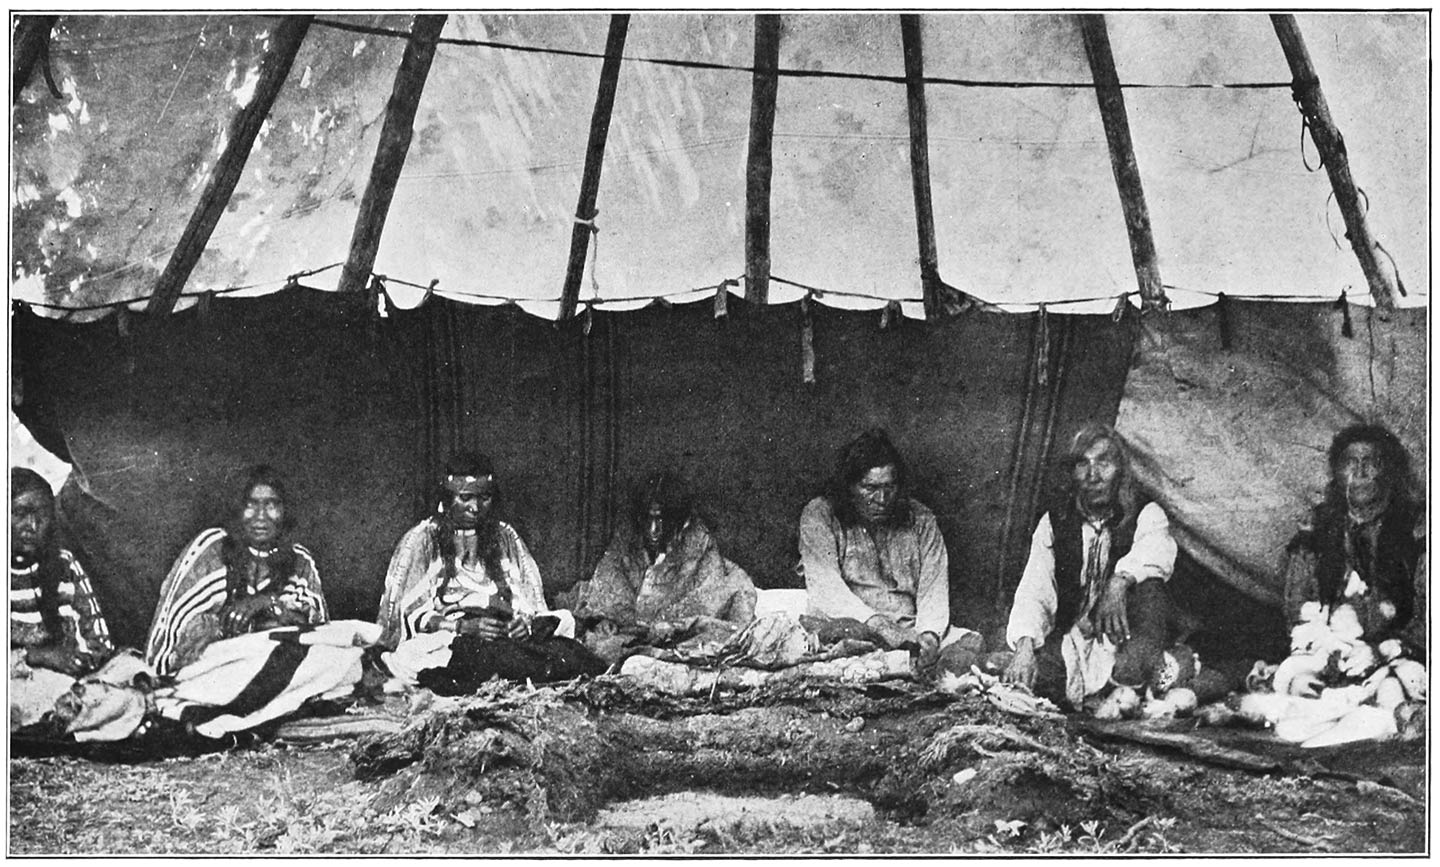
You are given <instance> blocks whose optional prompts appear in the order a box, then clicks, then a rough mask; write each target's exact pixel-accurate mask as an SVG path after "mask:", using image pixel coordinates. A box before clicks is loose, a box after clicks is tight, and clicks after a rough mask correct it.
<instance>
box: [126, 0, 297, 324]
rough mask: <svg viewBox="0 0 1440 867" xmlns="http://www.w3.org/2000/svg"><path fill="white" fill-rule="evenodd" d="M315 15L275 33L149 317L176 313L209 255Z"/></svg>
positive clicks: (292, 20) (283, 24) (287, 20)
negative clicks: (187, 285) (183, 293)
mask: <svg viewBox="0 0 1440 867" xmlns="http://www.w3.org/2000/svg"><path fill="white" fill-rule="evenodd" d="M313 17H314V16H312V15H287V16H285V17H284V18H283V19H281V21H280V23H279V25H278V26H276V28H275V32H274V33H272V34H270V48H269V50H267V51H266V52H265V58H264V59H263V60H261V61H260V77H259V80H258V81H257V82H256V84H255V93H254V95H253V96H252V97H251V98H250V102H249V104H247V105H246V106H245V107H244V108H241V109H240V110H239V111H238V112H236V113H235V116H234V117H233V118H231V119H230V132H229V135H228V136H227V137H226V142H225V152H224V153H222V154H221V155H220V159H219V160H217V161H216V162H215V167H214V168H213V169H212V170H211V171H210V180H209V182H207V183H206V184H205V191H204V192H203V193H201V195H200V201H199V202H198V203H197V204H196V206H195V211H194V213H192V214H191V215H190V222H189V223H187V224H186V225H185V231H183V232H182V233H181V234H180V240H179V242H178V243H176V245H175V250H174V252H172V253H171V254H170V261H169V262H167V263H166V265H165V270H164V271H162V272H161V273H160V278H159V279H158V280H157V281H156V282H155V291H154V294H152V295H151V296H150V303H149V304H147V305H146V306H145V312H146V313H149V314H152V315H155V314H158V315H161V316H163V315H165V314H167V313H169V312H170V311H171V310H173V309H175V302H176V301H178V300H179V299H180V293H181V291H182V290H184V288H185V283H186V281H188V280H189V279H190V272H191V271H193V270H194V269H195V264H196V263H197V262H199V261H200V254H201V253H203V252H204V251H205V245H206V244H207V243H209V242H210V235H211V234H212V233H213V232H214V231H215V226H216V225H217V224H219V222H220V217H221V216H223V215H224V213H225V206H226V205H228V204H229V202H230V194H231V193H233V192H235V185H236V184H238V183H239V182H240V175H241V173H242V172H244V170H245V162H246V160H248V159H249V158H250V148H251V147H253V146H254V144H255V137H256V136H258V135H259V134H260V127H261V125H262V124H264V123H265V118H266V117H268V116H269V114H270V108H271V106H273V105H274V104H275V97H276V96H278V95H279V93H280V88H281V86H282V85H284V84H285V77H286V76H287V75H289V74H290V66H291V64H293V63H294V62H295V55H296V54H298V53H299V52H300V43H301V42H303V41H304V40H305V34H306V32H307V31H309V29H310V21H311V19H312V18H313Z"/></svg>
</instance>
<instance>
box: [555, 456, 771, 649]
mask: <svg viewBox="0 0 1440 867" xmlns="http://www.w3.org/2000/svg"><path fill="white" fill-rule="evenodd" d="M629 506H630V508H629V511H628V514H626V515H624V516H623V517H622V518H621V520H620V521H619V522H618V525H617V526H616V528H615V532H614V534H613V535H612V536H611V538H610V544H609V546H608V547H607V548H606V549H605V554H604V555H603V556H602V557H601V558H600V563H599V564H598V565H597V566H596V567H595V574H594V576H593V577H592V578H591V579H590V580H589V581H581V582H579V583H578V584H576V585H575V586H574V587H572V588H571V589H570V591H569V597H568V598H570V599H573V600H574V602H573V605H572V608H573V610H574V612H575V617H576V619H577V620H578V621H580V622H581V623H583V624H585V625H586V627H587V629H586V631H585V635H584V638H585V644H586V646H587V647H589V648H590V649H591V650H594V651H595V652H597V653H598V654H600V655H601V656H602V657H605V658H606V659H610V660H612V661H614V660H615V659H617V658H618V657H619V656H620V655H621V654H622V652H623V651H622V648H623V646H624V645H625V644H627V643H631V642H645V641H653V640H663V639H664V638H665V637H668V636H669V635H673V634H675V633H676V632H677V631H680V630H683V629H685V628H687V627H689V626H691V625H693V624H694V622H695V620H696V618H704V619H711V618H713V619H716V620H721V621H725V622H728V623H730V624H735V625H744V624H746V623H749V622H750V621H751V620H752V619H753V618H754V616H755V597H756V591H755V585H754V584H753V583H752V582H751V580H750V576H749V575H747V574H746V572H745V570H744V569H742V568H740V567H739V566H737V565H735V564H734V563H732V562H730V561H729V560H727V559H725V557H724V556H723V555H722V554H721V553H720V550H719V548H717V547H716V545H715V539H714V537H712V536H711V535H710V529H709V528H708V527H707V526H706V524H705V521H704V520H703V519H702V518H701V517H700V516H699V515H698V514H697V513H696V512H695V510H694V508H693V507H692V505H691V503H690V501H689V499H688V497H686V495H685V493H684V492H683V490H682V489H681V486H680V485H679V483H678V482H677V480H676V479H675V478H674V477H672V476H671V475H669V474H668V473H657V474H655V475H653V476H652V477H651V478H650V479H649V480H648V481H647V482H646V484H645V485H643V486H641V487H640V488H639V489H637V490H636V491H635V492H634V494H633V496H632V498H631V501H630V504H629Z"/></svg>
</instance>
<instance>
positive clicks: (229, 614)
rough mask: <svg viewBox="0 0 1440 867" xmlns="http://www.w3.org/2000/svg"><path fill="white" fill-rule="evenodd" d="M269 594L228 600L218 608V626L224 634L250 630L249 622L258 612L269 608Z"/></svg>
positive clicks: (243, 632)
mask: <svg viewBox="0 0 1440 867" xmlns="http://www.w3.org/2000/svg"><path fill="white" fill-rule="evenodd" d="M270 602H271V599H270V597H269V596H267V595H265V594H263V593H259V594H256V595H254V596H246V597H244V598H243V599H236V600H235V601H234V602H228V603H226V604H225V606H224V607H223V608H221V609H220V628H221V629H222V630H223V631H224V633H225V634H226V635H230V636H234V635H244V634H245V633H247V632H249V631H250V623H251V621H253V620H254V619H255V617H256V616H257V615H259V614H262V613H264V612H265V611H267V610H269V608H270Z"/></svg>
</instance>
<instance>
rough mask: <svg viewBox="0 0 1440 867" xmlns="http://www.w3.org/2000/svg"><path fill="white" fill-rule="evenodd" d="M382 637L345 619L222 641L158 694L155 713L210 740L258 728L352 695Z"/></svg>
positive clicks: (372, 626) (361, 623) (373, 629)
mask: <svg viewBox="0 0 1440 867" xmlns="http://www.w3.org/2000/svg"><path fill="white" fill-rule="evenodd" d="M379 637H380V636H379V627H377V626H376V625H375V624H373V623H366V622H364V621H360V620H337V621H332V622H330V623H326V624H323V625H320V626H313V627H284V628H279V629H272V630H269V631H266V632H252V633H250V634H248V635H240V636H236V637H235V638H226V639H222V640H220V641H216V642H214V643H213V644H210V645H209V646H207V647H206V648H205V650H204V652H203V653H201V655H200V658H199V659H197V660H196V661H194V662H192V663H191V664H189V665H187V666H185V667H184V668H182V669H180V670H179V671H178V672H176V673H175V676H174V683H173V684H172V685H169V686H165V687H162V688H160V689H157V690H156V691H155V708H156V710H158V711H159V713H160V715H161V716H163V717H165V718H167V719H171V720H175V721H177V722H180V723H183V724H186V725H187V726H193V727H194V730H195V731H196V732H197V733H199V734H201V735H203V736H205V737H209V738H218V737H221V736H223V735H226V734H230V733H232V732H239V731H244V730H246V729H251V728H255V727H256V726H259V725H262V724H264V723H267V722H270V721H272V720H276V719H279V718H280V717H283V716H285V715H286V714H289V713H291V712H293V711H295V710H297V709H298V708H299V707H300V706H301V705H302V704H304V703H305V702H306V701H309V700H310V699H314V698H339V697H343V696H346V695H349V694H350V693H351V691H352V690H353V689H354V687H355V685H356V684H358V683H359V682H360V675H361V663H360V658H361V654H362V653H363V652H364V649H365V647H367V646H369V645H371V644H373V643H374V642H375V641H377V640H378V639H379Z"/></svg>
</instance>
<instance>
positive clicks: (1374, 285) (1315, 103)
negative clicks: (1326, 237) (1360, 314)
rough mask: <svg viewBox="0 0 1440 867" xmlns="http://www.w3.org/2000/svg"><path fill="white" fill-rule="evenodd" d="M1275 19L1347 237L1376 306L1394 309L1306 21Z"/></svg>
mask: <svg viewBox="0 0 1440 867" xmlns="http://www.w3.org/2000/svg"><path fill="white" fill-rule="evenodd" d="M1270 21H1271V23H1272V24H1274V26H1275V35H1276V36H1278V37H1279V38H1280V47H1281V48H1282V49H1284V51H1285V60H1286V62H1288V63H1289V64H1290V75H1291V77H1292V79H1293V82H1294V83H1293V85H1292V87H1293V88H1294V91H1295V100H1296V101H1297V102H1298V103H1300V110H1301V111H1302V112H1304V114H1305V120H1306V121H1307V122H1308V124H1309V126H1310V138H1311V139H1312V140H1313V141H1314V142H1315V147H1316V149H1318V150H1319V151H1320V157H1321V159H1323V160H1324V161H1325V172H1326V173H1327V174H1328V175H1329V176H1330V188H1331V189H1332V190H1333V191H1334V192H1335V202H1336V203H1337V204H1338V205H1339V206H1340V214H1341V215H1342V216H1343V217H1344V218H1345V237H1347V238H1349V239H1350V248H1351V249H1352V250H1354V251H1355V258H1356V259H1358V260H1359V261H1360V270H1361V271H1363V272H1365V282H1366V283H1368V284H1369V285H1370V297H1372V298H1374V299H1375V306H1377V307H1379V308H1382V309H1385V310H1391V309H1394V307H1395V296H1396V291H1395V283H1394V282H1392V281H1391V279H1390V277H1389V276H1388V275H1387V274H1386V273H1385V271H1383V270H1382V269H1381V268H1380V260H1379V257H1377V256H1376V255H1375V239H1374V238H1373V237H1372V236H1371V235H1370V227H1369V225H1368V224H1367V223H1366V222H1365V212H1364V210H1362V208H1361V206H1360V196H1359V194H1358V193H1357V192H1356V188H1355V178H1354V177H1353V176H1352V175H1351V174H1350V157H1349V155H1348V154H1347V153H1346V151H1345V139H1344V137H1342V136H1341V135H1340V130H1338V129H1336V127H1335V121H1334V119H1333V118H1332V117H1331V116H1330V106H1329V105H1328V104H1327V103H1326V102H1325V94H1324V93H1323V92H1322V91H1321V90H1320V78H1319V77H1318V76H1317V75H1316V74H1315V67H1314V65H1313V64H1311V62H1310V52H1309V51H1308V50H1306V48H1305V40H1304V38H1303V37H1302V36H1301V35H1300V25H1299V24H1298V23H1296V21H1295V16H1294V15H1284V14H1274V15H1271V16H1270Z"/></svg>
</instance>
